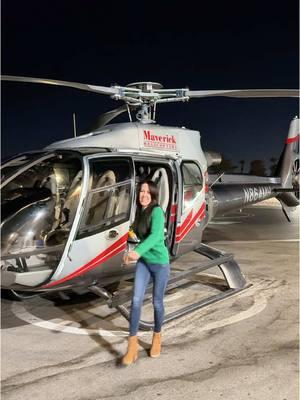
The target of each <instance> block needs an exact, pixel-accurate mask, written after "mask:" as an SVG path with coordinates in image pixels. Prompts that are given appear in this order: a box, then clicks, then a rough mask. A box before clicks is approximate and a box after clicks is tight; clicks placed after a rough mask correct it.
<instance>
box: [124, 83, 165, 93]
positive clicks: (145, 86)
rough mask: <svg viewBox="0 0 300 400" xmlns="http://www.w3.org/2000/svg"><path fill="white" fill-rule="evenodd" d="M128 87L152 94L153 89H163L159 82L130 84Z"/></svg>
mask: <svg viewBox="0 0 300 400" xmlns="http://www.w3.org/2000/svg"><path fill="white" fill-rule="evenodd" d="M126 87H129V88H134V89H139V90H141V91H142V92H152V91H153V89H154V90H155V89H162V88H163V85H162V84H160V83H157V82H134V83H129V84H128V85H126Z"/></svg>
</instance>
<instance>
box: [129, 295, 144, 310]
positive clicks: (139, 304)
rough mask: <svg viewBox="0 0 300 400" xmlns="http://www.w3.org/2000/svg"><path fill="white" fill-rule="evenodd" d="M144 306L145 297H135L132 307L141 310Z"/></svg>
mask: <svg viewBox="0 0 300 400" xmlns="http://www.w3.org/2000/svg"><path fill="white" fill-rule="evenodd" d="M142 305H143V297H142V296H133V298H132V302H131V307H135V308H140V307H142Z"/></svg>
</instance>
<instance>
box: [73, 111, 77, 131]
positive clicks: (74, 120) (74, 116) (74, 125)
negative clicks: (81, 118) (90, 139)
mask: <svg viewBox="0 0 300 400" xmlns="http://www.w3.org/2000/svg"><path fill="white" fill-rule="evenodd" d="M73 132H74V137H77V130H76V114H75V113H73Z"/></svg>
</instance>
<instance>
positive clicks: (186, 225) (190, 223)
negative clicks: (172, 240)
mask: <svg viewBox="0 0 300 400" xmlns="http://www.w3.org/2000/svg"><path fill="white" fill-rule="evenodd" d="M192 214H193V211H191V212H190V213H189V215H188V216H187V218H186V219H185V221H184V222H183V224H182V226H178V227H177V229H176V242H180V241H181V240H182V239H183V238H184V237H185V236H186V235H187V234H188V233H189V232H190V231H191V230H192V228H193V227H194V225H195V223H196V222H197V221H202V220H203V218H204V216H205V203H203V204H202V206H201V208H200V210H199V211H198V212H197V213H196V214H195V215H194V216H193V217H192Z"/></svg>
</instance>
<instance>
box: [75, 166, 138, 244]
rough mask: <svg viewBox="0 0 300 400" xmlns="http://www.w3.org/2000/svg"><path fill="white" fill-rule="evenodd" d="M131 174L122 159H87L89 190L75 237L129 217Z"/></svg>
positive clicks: (92, 232)
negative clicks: (89, 174) (89, 160)
mask: <svg viewBox="0 0 300 400" xmlns="http://www.w3.org/2000/svg"><path fill="white" fill-rule="evenodd" d="M131 174H132V172H131V167H130V164H129V162H127V161H126V160H125V159H122V160H118V159H116V160H110V161H105V160H96V161H91V182H90V187H91V189H90V191H89V194H88V198H87V203H86V207H85V212H84V214H83V217H82V220H81V223H80V228H79V233H78V238H81V237H85V236H89V235H91V234H94V233H97V232H100V231H102V230H105V229H108V228H111V227H113V226H116V225H118V224H121V223H122V222H124V221H126V220H128V219H129V213H130V205H131V203H130V191H131V179H130V178H131Z"/></svg>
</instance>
